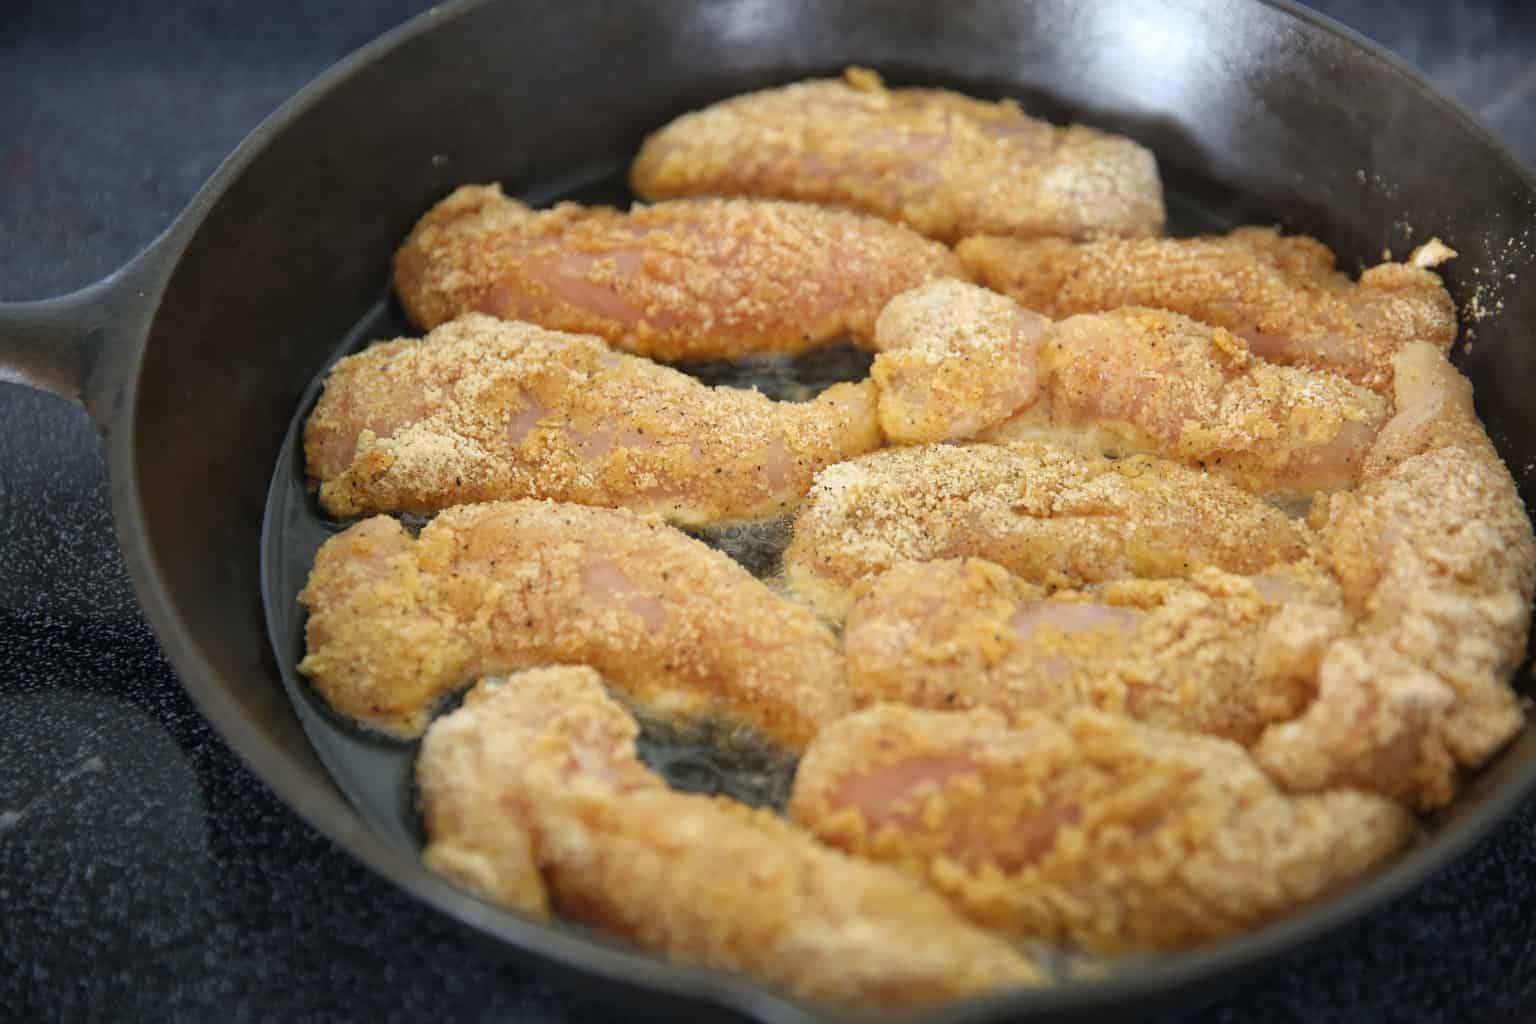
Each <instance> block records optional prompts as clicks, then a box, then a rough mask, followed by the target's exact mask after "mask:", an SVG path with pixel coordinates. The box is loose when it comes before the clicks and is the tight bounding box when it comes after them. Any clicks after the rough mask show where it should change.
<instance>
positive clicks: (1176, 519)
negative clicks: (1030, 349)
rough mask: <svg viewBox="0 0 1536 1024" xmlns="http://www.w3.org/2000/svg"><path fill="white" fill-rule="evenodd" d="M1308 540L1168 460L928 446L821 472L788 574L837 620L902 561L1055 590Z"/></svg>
mask: <svg viewBox="0 0 1536 1024" xmlns="http://www.w3.org/2000/svg"><path fill="white" fill-rule="evenodd" d="M1307 544H1308V534H1307V531H1306V528H1305V526H1304V525H1301V524H1297V523H1293V522H1291V521H1290V520H1288V519H1287V518H1286V517H1285V516H1284V515H1283V514H1282V513H1281V512H1280V511H1279V510H1277V509H1274V508H1272V507H1270V506H1269V505H1266V504H1264V503H1263V502H1262V501H1260V500H1258V499H1257V498H1255V497H1253V496H1252V495H1249V494H1246V493H1244V492H1243V491H1240V490H1238V489H1237V488H1236V487H1234V486H1233V485H1231V484H1230V483H1227V482H1226V481H1224V480H1221V479H1218V478H1216V477H1213V476H1210V475H1208V474H1205V473H1201V472H1199V471H1198V470H1193V469H1188V468H1186V467H1184V466H1180V465H1177V464H1176V463H1172V462H1168V461H1166V460H1163V459H1156V458H1151V457H1147V456H1131V457H1128V458H1123V459H1108V458H1105V457H1103V456H1100V455H1095V454H1091V453H1088V452H1082V451H1077V450H1073V449H1066V448H1059V447H1052V446H1048V445H1040V444H1012V445H990V444H982V445H965V446H959V445H929V446H920V447H913V448H893V449H886V450H884V451H878V452H874V453H873V454H870V455H866V456H864V457H862V458H859V459H854V460H852V461H850V462H841V463H838V464H836V465H834V466H829V467H828V468H827V469H825V470H823V471H822V472H821V474H820V475H819V476H817V478H816V483H815V485H814V486H813V487H812V488H811V491H810V494H809V495H807V497H806V500H805V502H804V503H803V504H802V506H801V509H800V514H799V516H798V517H797V519H796V520H795V525H794V537H793V539H792V540H791V541H790V544H789V548H788V549H787V550H786V551H785V554H784V569H785V578H786V580H787V581H788V583H789V585H790V586H791V587H792V588H793V589H794V591H795V592H796V593H797V594H798V595H800V596H801V597H803V598H804V599H805V600H806V601H807V602H809V603H810V605H811V606H812V607H813V608H815V609H816V611H817V612H818V613H820V614H821V615H823V616H825V617H827V618H829V619H841V618H842V617H843V616H844V615H846V614H847V611H848V607H849V605H850V604H851V603H852V600H853V588H854V586H855V585H856V584H857V583H858V582H859V581H860V580H862V579H864V578H865V577H868V576H874V575H877V574H879V573H881V572H884V571H885V570H887V569H889V568H891V567H892V566H894V565H896V564H897V563H898V562H905V561H929V560H932V559H936V558H958V557H965V556H968V555H975V556H982V557H986V558H988V559H990V560H992V561H994V562H996V563H998V564H999V565H1002V566H1003V567H1005V568H1007V569H1010V570H1012V571H1013V572H1015V573H1018V574H1019V575H1020V576H1023V577H1024V578H1025V579H1026V580H1028V581H1030V582H1032V583H1039V584H1042V585H1045V586H1049V587H1052V588H1059V587H1080V586H1083V585H1086V584H1091V583H1100V582H1104V581H1107V580H1115V579H1125V578H1128V577H1133V576H1136V577H1152V578H1161V577H1183V576H1189V575H1191V574H1192V573H1194V572H1196V571H1197V570H1199V569H1201V568H1202V567H1205V566H1214V567H1217V568H1221V569H1225V570H1227V571H1228V572H1235V573H1256V572H1259V571H1260V570H1262V569H1265V568H1267V567H1269V566H1272V565H1277V564H1280V563H1284V562H1290V561H1294V560H1296V559H1297V558H1300V557H1301V556H1302V555H1303V554H1304V553H1305V551H1306V548H1307Z"/></svg>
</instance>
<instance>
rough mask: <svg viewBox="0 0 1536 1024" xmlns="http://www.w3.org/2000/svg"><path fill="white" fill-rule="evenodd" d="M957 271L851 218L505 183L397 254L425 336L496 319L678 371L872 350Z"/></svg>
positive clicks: (476, 195) (950, 260)
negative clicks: (685, 365) (580, 196)
mask: <svg viewBox="0 0 1536 1024" xmlns="http://www.w3.org/2000/svg"><path fill="white" fill-rule="evenodd" d="M959 274H960V264H959V262H958V261H957V260H956V259H955V257H954V254H953V253H951V252H950V251H949V250H948V249H946V248H945V247H944V246H942V245H939V244H937V243H935V242H931V241H929V240H928V239H926V238H923V237H921V236H919V235H917V234H916V233H914V232H912V231H910V230H908V229H906V228H904V227H901V226H900V225H896V224H890V223H887V222H885V221H882V220H879V219H878V218H875V217H865V216H861V215H859V214H854V213H848V212H846V211H842V210H829V209H825V208H822V207H817V206H809V205H803V204H799V203H777V202H767V201H762V200H753V199H737V200H721V199H703V200H697V201H688V202H675V203H658V204H657V205H655V206H636V207H634V208H633V209H632V210H630V211H629V212H628V213H624V212H621V211H619V210H615V209H612V208H610V207H590V208H588V207H581V206H577V205H575V204H573V203H562V204H561V205H559V206H557V207H555V208H554V209H553V210H543V211H539V210H533V209H531V208H529V207H527V206H525V205H524V204H522V203H520V202H518V201H517V200H515V199H508V198H507V197H505V196H503V195H502V194H501V189H500V187H498V186H495V185H486V186H479V185H466V186H464V187H463V188H460V189H458V190H457V191H456V192H454V193H453V194H452V195H450V196H449V197H448V198H447V199H444V200H443V201H442V202H440V203H438V204H437V205H436V206H434V207H433V208H432V209H431V210H429V211H427V213H426V215H425V216H423V217H422V218H421V220H420V221H419V222H418V223H417V224H416V227H415V228H414V229H413V230H412V231H411V234H410V236H409V237H407V238H406V240H405V244H403V245H402V246H401V247H400V251H399V252H398V253H396V254H395V290H396V291H397V292H398V293H399V295H400V301H401V302H402V303H403V304H404V306H405V311H406V313H407V315H409V316H410V318H411V320H412V322H413V323H415V324H416V325H417V326H419V327H422V328H432V327H436V326H437V325H438V324H440V323H443V322H445V321H448V320H452V319H453V318H454V317H457V316H460V315H462V314H464V313H476V312H478V313H489V314H491V315H492V316H497V317H501V318H502V319H506V320H527V321H529V322H531V323H536V324H539V325H540V326H542V327H549V328H553V329H555V330H561V331H576V332H580V333H584V334H595V335H597V336H598V337H600V338H603V339H604V340H605V341H607V342H608V343H609V344H610V345H613V346H614V347H615V348H619V349H622V350H624V351H626V352H631V353H634V354H635V355H640V356H649V357H651V358H653V359H660V360H663V361H665V362H681V361H686V360H699V359H736V358H738V357H740V356H744V355H749V354H752V353H762V352H774V353H788V354H793V353H796V352H803V351H805V350H806V349H808V348H811V347H812V346H814V345H817V344H820V343H821V342H824V341H830V340H832V339H834V338H838V337H841V336H843V335H845V334H851V335H853V337H854V338H855V339H859V340H863V341H868V340H869V339H870V336H871V334H872V333H873V331H874V326H875V317H876V316H878V315H879V313H880V310H881V309H882V308H883V307H884V306H885V304H886V302H887V301H888V300H889V299H890V298H891V297H892V296H894V295H896V294H898V293H900V292H903V291H906V290H907V289H908V288H912V287H914V286H916V285H919V284H922V283H923V282H924V281H928V280H931V279H933V278H936V277H953V276H958V275H959Z"/></svg>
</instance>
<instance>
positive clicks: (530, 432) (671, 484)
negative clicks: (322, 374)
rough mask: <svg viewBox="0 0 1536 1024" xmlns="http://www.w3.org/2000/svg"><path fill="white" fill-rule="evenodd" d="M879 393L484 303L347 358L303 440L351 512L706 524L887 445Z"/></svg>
mask: <svg viewBox="0 0 1536 1024" xmlns="http://www.w3.org/2000/svg"><path fill="white" fill-rule="evenodd" d="M874 396H875V387H874V385H873V384H871V383H869V382H867V381H865V382H862V383H859V384H839V385H836V386H834V387H832V388H831V389H829V390H828V391H826V392H823V393H822V394H821V395H819V396H818V397H817V398H816V399H814V400H813V401H810V402H774V401H771V400H770V399H768V398H766V397H764V396H763V395H761V394H758V393H757V392H755V391H746V390H742V389H737V388H723V387H721V388H712V387H707V386H706V385H704V384H701V383H700V382H699V381H697V380H695V379H694V378H692V377H689V376H688V375H686V374H683V373H679V372H678V371H676V370H673V369H671V368H669V367H666V366H661V365H659V364H657V363H653V362H651V361H650V360H648V359H640V358H638V357H635V356H629V355H623V354H620V353H616V352H614V351H612V350H611V349H609V348H608V346H607V345H606V344H604V343H603V341H602V340H601V339H599V338H595V337H592V336H591V335H580V334H565V333H562V332H559V331H547V330H544V329H543V328H540V327H535V326H533V325H532V324H525V323H520V322H516V321H511V322H509V321H501V320H496V319H494V318H492V317H488V316H483V315H481V314H478V313H476V314H469V315H467V316H463V317H460V318H459V319H457V320H454V321H451V322H449V323H447V324H444V325H443V326H441V327H438V328H437V329H435V330H434V331H432V333H431V334H429V335H427V336H426V338H424V339H422V340H420V341H414V340H409V339H400V340H397V341H391V342H387V343H384V344H378V345H374V346H372V347H370V348H368V349H367V350H365V351H363V352H361V353H359V354H358V355H355V356H349V357H347V358H346V359H343V360H341V361H340V362H339V363H337V364H336V366H335V368H334V369H333V370H332V371H331V375H330V377H329V378H328V379H327V381H326V385H325V391H324V393H323V394H322V395H321V396H320V401H319V403H318V404H317V405H316V407H315V411H314V413H313V414H311V416H310V418H309V421H308V422H307V423H306V424H305V426H304V451H305V457H306V459H307V460H308V467H309V475H310V478H311V479H312V480H318V482H319V490H320V504H321V505H323V506H324V507H325V509H326V511H328V512H330V513H331V514H332V515H335V516H340V517H345V516H356V515H362V514H367V513H372V512H401V511H404V512H415V513H421V514H428V513H432V512H436V511H437V510H439V509H442V508H446V507H448V506H449V505H456V504H462V503H465V502H475V501H489V500H494V499H500V498H554V499H556V500H558V501H571V502H578V503H580V504H583V505H601V506H609V507H621V508H628V509H630V510H632V511H635V512H638V513H641V514H644V515H649V516H656V517H659V518H663V519H667V520H670V521H672V522H677V523H683V524H686V525H703V524H707V523H716V522H721V521H728V520H742V519H759V518H766V517H769V516H774V515H777V514H779V513H781V512H782V511H784V510H785V509H787V508H790V507H792V506H794V505H795V504H797V503H798V502H799V500H800V498H801V497H802V496H804V494H805V492H806V491H807V490H808V489H809V488H810V486H811V479H812V478H813V477H814V476H815V475H816V473H817V472H818V471H819V470H821V469H822V468H823V467H825V466H827V465H829V464H830V463H833V462H837V461H839V460H841V459H845V458H848V457H850V456H853V455H858V454H861V453H863V452H866V451H870V450H871V449H874V448H876V447H878V446H879V444H880V427H879V425H878V423H877V422H876V417H875V397H874Z"/></svg>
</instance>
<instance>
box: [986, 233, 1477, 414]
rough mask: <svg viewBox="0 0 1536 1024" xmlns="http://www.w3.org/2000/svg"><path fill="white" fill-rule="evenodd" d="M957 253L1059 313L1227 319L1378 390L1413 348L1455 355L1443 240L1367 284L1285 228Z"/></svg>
mask: <svg viewBox="0 0 1536 1024" xmlns="http://www.w3.org/2000/svg"><path fill="white" fill-rule="evenodd" d="M998 234H1001V232H998ZM956 252H957V253H958V254H959V256H960V259H961V261H962V262H963V263H964V264H965V267H966V269H967V270H968V271H969V272H970V273H971V274H972V275H974V276H975V278H976V280H977V281H979V282H981V283H983V284H985V285H987V286H988V287H990V288H994V289H996V290H997V291H1000V292H1003V293H1004V294H1006V295H1010V296H1012V297H1013V298H1014V299H1017V300H1018V301H1019V302H1020V303H1022V304H1023V305H1024V306H1025V307H1027V308H1029V309H1033V310H1036V311H1038V312H1040V313H1044V314H1045V315H1046V316H1049V317H1067V316H1071V315H1073V314H1075V313H1097V312H1104V311H1107V310H1111V309H1116V308H1119V307H1121V306H1153V307H1156V308H1158V309H1167V310H1172V311H1174V312H1176V313H1183V314H1185V315H1186V316H1191V317H1194V318H1195V319H1196V320H1202V321H1204V322H1205V323H1208V324H1214V325H1216V326H1218V327H1225V328H1226V329H1227V330H1229V331H1232V332H1233V333H1234V334H1237V335H1239V336H1241V337H1242V338H1243V339H1244V340H1246V341H1247V342H1248V345H1249V347H1250V348H1251V349H1252V350H1253V352H1254V354H1255V355H1259V356H1262V357H1264V358H1265V359H1268V360H1271V361H1272V362H1276V363H1284V364H1287V365H1293V366H1310V367H1312V368H1314V369H1318V370H1329V371H1332V372H1334V373H1338V374H1341V375H1343V376H1344V377H1346V378H1348V379H1349V380H1351V381H1353V382H1354V383H1356V384H1361V385H1364V386H1365V387H1369V388H1373V389H1375V390H1378V391H1385V390H1387V389H1388V388H1389V386H1390V385H1391V382H1392V357H1393V355H1394V354H1395V353H1396V352H1397V350H1398V349H1400V348H1401V347H1402V346H1403V345H1405V344H1407V343H1409V342H1414V341H1418V342H1427V343H1429V344H1431V345H1433V346H1435V347H1436V348H1438V349H1439V350H1440V351H1442V352H1446V351H1449V349H1450V347H1451V343H1452V342H1453V341H1455V340H1456V307H1455V305H1454V304H1453V303H1452V302H1451V297H1450V295H1448V294H1447V293H1446V290H1445V286H1444V285H1443V284H1442V283H1441V281H1440V276H1439V275H1438V274H1436V273H1434V272H1433V271H1432V270H1430V269H1429V268H1430V267H1433V266H1435V265H1437V264H1438V263H1440V262H1442V261H1444V260H1446V259H1449V258H1450V257H1452V256H1454V255H1455V253H1454V252H1453V251H1452V250H1451V249H1449V248H1447V247H1446V246H1444V245H1442V244H1441V243H1440V242H1439V241H1438V240H1435V241H1430V242H1428V243H1426V244H1425V245H1422V246H1420V247H1419V248H1417V249H1415V250H1414V251H1413V253H1412V254H1411V255H1410V256H1409V258H1408V260H1407V262H1406V263H1382V264H1381V265H1380V266H1377V267H1372V268H1371V269H1369V270H1367V271H1366V272H1365V273H1364V274H1361V275H1360V280H1359V282H1358V283H1356V282H1352V281H1350V280H1349V278H1348V277H1346V276H1345V275H1344V274H1341V273H1339V272H1338V271H1336V270H1335V269H1334V265H1333V253H1332V252H1330V251H1329V250H1328V247H1327V246H1325V245H1323V244H1322V243H1321V242H1318V241H1317V240H1315V239H1312V238H1308V237H1306V236H1305V235H1291V236H1285V237H1282V236H1281V235H1280V233H1279V232H1278V231H1276V230H1274V229H1273V228H1238V229H1237V230H1236V231H1233V232H1232V233H1231V234H1228V235H1208V236H1204V237H1201V238H1144V239H1103V240H1100V241H1095V242H1088V243H1086V244H1082V245H1074V244H1071V243H1070V242H1064V241H1060V240H1054V239H1038V240H1029V241H1025V240H1020V239H1015V238H985V237H982V238H968V239H966V240H965V241H964V242H962V243H960V245H959V247H958V248H957V249H956Z"/></svg>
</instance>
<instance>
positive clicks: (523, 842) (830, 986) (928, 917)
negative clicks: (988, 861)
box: [417, 668, 1044, 1009]
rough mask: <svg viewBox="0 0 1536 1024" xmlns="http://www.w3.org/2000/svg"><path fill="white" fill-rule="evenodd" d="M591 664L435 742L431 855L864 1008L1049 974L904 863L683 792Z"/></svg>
mask: <svg viewBox="0 0 1536 1024" xmlns="http://www.w3.org/2000/svg"><path fill="white" fill-rule="evenodd" d="M635 733H636V730H635V725H634V722H633V721H632V720H631V719H630V718H629V716H628V715H627V714H625V713H624V711H623V710H622V709H621V708H620V707H619V706H618V705H617V704H615V703H614V702H613V701H612V700H611V699H609V698H608V697H607V696H606V695H605V694H604V693H603V691H602V687H601V685H600V684H599V681H598V676H597V674H596V673H595V672H593V671H591V670H590V669H585V668H550V669H536V670H532V671H528V672H524V673H520V674H518V675H516V676H513V677H512V678H510V679H507V680H506V681H505V682H501V683H496V684H492V683H489V682H482V683H480V684H479V685H477V686H476V687H475V689H474V690H473V691H471V693H470V695H469V697H468V698H467V699H466V700H465V702H464V706H463V707H462V708H460V709H459V710H457V711H454V712H453V713H451V714H449V715H447V716H445V717H443V718H441V719H439V720H438V721H437V722H435V723H433V726H432V729H431V730H430V731H429V732H428V733H427V738H426V739H425V740H424V741H423V743H422V751H421V758H420V762H419V764H418V768H417V778H418V780H419V782H420V785H421V795H422V807H423V811H424V813H425V819H426V827H427V835H428V846H427V849H426V853H425V855H424V859H425V861H426V863H427V865H428V866H429V867H431V868H432V869H433V870H435V871H439V872H441V873H443V874H444V875H446V876H447V877H449V878H450V879H452V880H454V881H455V882H456V883H458V884H460V885H462V886H464V887H465V888H468V889H469V890H470V891H472V892H474V893H476V894H477V895H480V896H481V897H483V898H486V899H489V900H492V901H494V902H497V903H500V904H501V905H502V906H506V907H508V908H510V909H513V910H517V911H521V912H523V913H526V914H530V915H534V916H544V915H545V914H546V913H547V911H548V909H549V908H553V909H554V910H556V911H559V912H560V913H561V914H564V915H566V916H567V917H570V918H573V919H575V920H578V921H582V922H585V923H587V924H590V925H593V926H595V927H599V928H602V929H604V930H606V931H608V932H612V933H615V934H618V935H621V936H623V937H625V938H628V939H630V940H631V941H633V942H635V943H636V944H637V945H640V946H642V947H644V948H646V949H652V950H656V951H658V952H661V953H664V954H665V955H667V956H668V957H670V958H672V959H676V960H681V961H686V962H689V963H695V964H702V965H705V966H708V967H714V968H719V969H722V970H729V971H741V972H744V973H747V974H750V975H752V976H753V977H755V978H757V979H759V980H761V981H763V982H764V983H767V984H771V985H774V986H776V987H779V988H782V989H784V990H786V991H787V992H789V993H791V994H793V995H796V996H798V997H800V998H803V999H806V1000H810V1001H813V1002H818V1003H828V1004H836V1005H840V1006H848V1007H859V1008H863V1009H899V1008H908V1007H915V1006H924V1005H930V1004H934V1003H940V1002H944V1001H947V1000H951V999H956V998H960V997H963V996H967V995H974V994H977V993H981V992H986V991H991V990H995V989H1000V988H1006V987H1013V986H1023V985H1036V984H1039V983H1041V982H1042V981H1043V980H1044V979H1043V978H1042V976H1041V974H1040V972H1039V971H1038V970H1037V969H1036V968H1035V967H1034V965H1033V964H1031V963H1030V962H1029V961H1028V960H1027V959H1026V958H1025V957H1024V956H1023V955H1022V954H1020V953H1017V952H1015V951H1014V950H1013V949H1011V948H1010V947H1009V946H1008V945H1007V944H1006V943H1004V942H1003V941H1001V940H1000V939H997V938H994V937H993V936H990V935H988V934H986V933H985V932H984V931H982V930H981V929H979V928H976V927H975V926H973V925H971V924H969V923H967V922H966V921H965V920H964V919H962V918H961V917H960V916H959V915H958V914H956V913H955V912H954V911H953V910H951V909H950V908H949V907H948V906H947V905H946V904H945V902H944V901H943V900H942V899H940V898H939V897H938V896H937V895H936V894H934V893H933V892H932V891H930V890H928V889H927V888H926V887H924V886H921V885H919V884H917V883H915V882H913V881H911V880H910V879H908V878H906V877H904V876H903V875H901V874H900V873H899V872H897V871H894V870H892V869H890V868H886V867H882V866H879V865H875V864H868V863H865V862H862V861H859V860H856V859H854V858H852V857H848V856H846V855H844V854H841V853H838V852H836V851H833V850H829V849H827V848H825V847H823V846H821V845H819V844H818V843H816V842H815V841H814V840H812V839H811V838H810V837H809V836H807V835H806V834H805V833H804V832H802V831H800V830H799V829H796V828H794V827H792V826H790V825H787V824H785V823H784V822H782V821H780V820H778V819H777V818H775V817H774V816H773V815H771V814H768V813H767V812H764V811H752V810H750V809H748V808H746V807H745V806H743V805H740V804H732V803H731V802H730V801H728V800H725V799H722V798H710V797H704V796H693V795H685V794H682V793H674V792H672V791H671V790H669V789H668V788H667V786H666V784H665V783H663V782H662V781H661V779H660V778H658V777H657V776H655V775H654V774H652V773H651V772H650V771H649V770H648V769H647V768H646V767H645V766H644V765H643V764H641V762H640V760H639V759H638V758H637V757H636V754H635V747H634V738H635Z"/></svg>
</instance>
